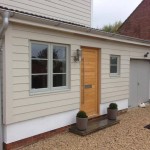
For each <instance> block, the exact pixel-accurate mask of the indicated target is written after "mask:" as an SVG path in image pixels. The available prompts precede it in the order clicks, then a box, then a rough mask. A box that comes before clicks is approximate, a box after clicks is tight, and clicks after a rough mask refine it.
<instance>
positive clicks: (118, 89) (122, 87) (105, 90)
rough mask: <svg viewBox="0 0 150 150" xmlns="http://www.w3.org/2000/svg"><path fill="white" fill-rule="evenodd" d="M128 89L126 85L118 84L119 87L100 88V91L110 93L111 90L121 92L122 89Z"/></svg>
mask: <svg viewBox="0 0 150 150" xmlns="http://www.w3.org/2000/svg"><path fill="white" fill-rule="evenodd" d="M124 90H125V91H126V90H129V87H128V85H126V86H119V87H109V88H102V89H101V93H112V92H118V93H120V92H122V91H124Z"/></svg>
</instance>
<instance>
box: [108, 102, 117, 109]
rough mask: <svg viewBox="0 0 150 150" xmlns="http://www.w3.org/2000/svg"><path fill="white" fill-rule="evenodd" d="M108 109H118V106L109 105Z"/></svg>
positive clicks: (114, 104)
mask: <svg viewBox="0 0 150 150" xmlns="http://www.w3.org/2000/svg"><path fill="white" fill-rule="evenodd" d="M108 108H109V109H118V105H117V104H116V103H110V104H109V107H108Z"/></svg>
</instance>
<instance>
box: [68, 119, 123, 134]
mask: <svg viewBox="0 0 150 150" xmlns="http://www.w3.org/2000/svg"><path fill="white" fill-rule="evenodd" d="M119 122H120V120H108V119H105V120H99V119H96V120H89V121H88V127H87V129H86V130H84V131H80V130H78V129H77V127H76V125H72V126H71V127H70V128H69V131H70V132H72V133H74V134H77V135H81V136H85V135H88V134H91V133H93V132H96V131H99V130H102V129H105V128H107V127H111V126H113V125H116V124H118V123H119Z"/></svg>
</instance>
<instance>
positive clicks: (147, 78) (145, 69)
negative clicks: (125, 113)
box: [129, 60, 150, 107]
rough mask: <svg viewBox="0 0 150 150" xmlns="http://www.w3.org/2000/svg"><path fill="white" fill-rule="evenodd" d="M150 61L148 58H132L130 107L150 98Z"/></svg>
mask: <svg viewBox="0 0 150 150" xmlns="http://www.w3.org/2000/svg"><path fill="white" fill-rule="evenodd" d="M149 85H150V62H149V61H146V60H131V63H130V96H129V107H136V106H138V104H139V103H142V102H147V101H148V100H149V91H150V90H149V89H150V86H149Z"/></svg>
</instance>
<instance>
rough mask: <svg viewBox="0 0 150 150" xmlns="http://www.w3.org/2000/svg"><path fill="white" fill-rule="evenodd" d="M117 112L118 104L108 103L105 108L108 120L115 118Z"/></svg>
mask: <svg viewBox="0 0 150 150" xmlns="http://www.w3.org/2000/svg"><path fill="white" fill-rule="evenodd" d="M117 114H118V105H117V104H116V103H110V104H109V107H108V108H107V118H108V119H110V120H116V119H117Z"/></svg>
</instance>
